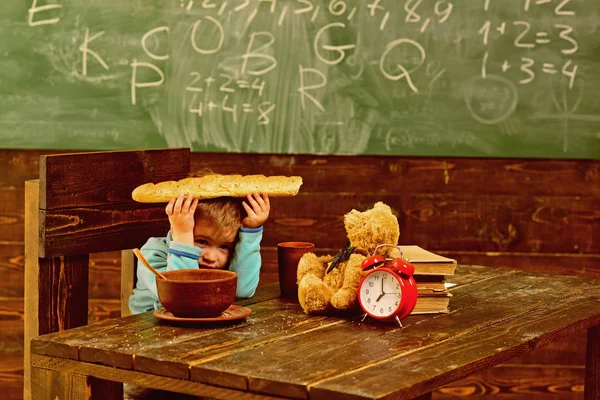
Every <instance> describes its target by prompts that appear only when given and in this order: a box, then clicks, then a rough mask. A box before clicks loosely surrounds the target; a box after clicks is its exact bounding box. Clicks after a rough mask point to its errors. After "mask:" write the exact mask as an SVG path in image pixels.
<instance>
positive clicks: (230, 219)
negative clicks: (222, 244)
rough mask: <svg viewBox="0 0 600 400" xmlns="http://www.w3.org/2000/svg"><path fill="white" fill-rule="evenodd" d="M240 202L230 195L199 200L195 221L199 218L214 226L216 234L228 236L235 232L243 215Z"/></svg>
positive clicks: (240, 223)
mask: <svg viewBox="0 0 600 400" xmlns="http://www.w3.org/2000/svg"><path fill="white" fill-rule="evenodd" d="M243 212H244V211H243V209H242V202H241V200H240V199H235V198H232V197H220V198H217V199H209V200H201V201H199V202H198V207H197V208H196V213H195V215H194V217H195V219H196V221H197V220H198V219H201V220H203V221H206V222H208V223H210V224H211V225H212V226H214V227H215V229H216V231H217V234H219V235H222V236H230V235H232V234H236V235H237V232H238V230H239V229H240V227H241V225H242V219H243V217H244V213H243Z"/></svg>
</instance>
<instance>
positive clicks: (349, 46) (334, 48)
mask: <svg viewBox="0 0 600 400" xmlns="http://www.w3.org/2000/svg"><path fill="white" fill-rule="evenodd" d="M332 26H339V27H340V28H345V27H346V25H344V24H342V23H341V22H334V23H332V24H329V25H325V26H324V27H322V28H321V29H319V31H318V32H317V34H316V35H315V40H314V42H313V48H314V49H315V54H316V55H317V58H318V59H319V60H321V61H323V62H324V63H325V64H329V65H335V64H339V63H340V62H341V61H342V60H343V59H344V57H345V56H346V53H345V52H344V50H346V49H353V48H355V47H356V45H355V44H347V45H344V46H332V45H330V44H324V45H323V48H324V49H325V50H332V51H337V52H338V53H339V54H340V56H339V57H338V58H336V59H335V60H333V61H329V60H327V59H326V58H325V57H323V56H322V55H321V54H319V46H318V43H319V38H320V37H321V35H322V34H323V32H325V31H326V30H327V29H329V28H331V27H332Z"/></svg>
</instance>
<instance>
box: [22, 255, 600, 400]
mask: <svg viewBox="0 0 600 400" xmlns="http://www.w3.org/2000/svg"><path fill="white" fill-rule="evenodd" d="M448 280H449V281H451V282H453V283H457V286H456V287H454V288H453V289H452V290H451V291H452V293H453V295H454V297H453V298H452V300H451V302H450V313H449V314H437V315H418V316H410V317H408V318H407V319H405V321H404V326H405V327H404V328H403V329H400V328H399V327H398V326H397V325H395V324H382V323H376V322H375V321H373V320H370V319H368V320H365V321H364V322H361V321H360V316H359V317H346V318H339V317H328V316H314V315H306V314H304V313H303V312H302V310H301V308H300V306H299V305H298V304H297V303H294V302H290V301H285V300H282V299H280V298H279V297H277V296H278V295H279V290H278V287H277V285H276V284H274V285H270V286H269V287H268V288H266V289H265V290H261V289H260V288H259V291H258V292H257V295H256V296H255V298H254V299H250V300H245V303H244V304H245V305H247V306H249V307H250V308H251V309H252V310H253V314H252V315H251V316H250V317H248V319H247V320H246V321H245V322H242V323H239V324H235V325H228V326H220V327H214V328H213V327H205V328H198V327H191V326H174V325H169V324H166V323H164V322H162V321H159V320H157V319H156V318H154V317H153V316H152V314H151V313H146V314H140V315H137V316H131V317H127V318H121V319H116V320H108V321H102V322H100V323H97V324H93V325H90V326H88V327H82V328H76V329H72V330H69V331H66V332H59V333H55V334H51V335H45V336H42V337H40V338H38V339H35V340H34V341H33V342H32V351H33V352H34V353H38V354H46V355H55V356H58V357H64V358H71V359H73V360H80V361H88V362H92V363H97V364H100V365H105V366H109V367H117V368H121V369H128V370H134V371H136V372H138V373H147V374H153V375H154V376H157V377H165V378H166V377H172V378H178V379H180V380H192V381H195V382H199V383H204V384H209V385H218V386H221V387H225V388H229V389H231V390H250V391H252V392H255V393H260V394H265V395H273V396H283V397H295V398H307V397H308V394H309V391H310V395H311V398H312V397H313V396H315V395H319V396H321V395H322V396H323V398H324V397H325V396H331V393H333V392H338V391H339V392H340V393H343V394H344V396H349V398H355V397H357V396H358V397H359V398H360V397H361V396H367V397H368V396H371V395H372V396H375V397H373V398H379V397H386V396H388V395H391V393H394V390H404V389H403V387H404V386H403V382H404V381H402V382H398V379H393V380H391V381H390V382H389V383H388V386H386V385H385V384H381V386H377V385H375V386H374V389H373V392H368V394H367V395H365V393H367V391H368V387H366V386H365V387H363V386H361V385H360V384H359V383H356V382H354V379H362V378H363V374H364V378H365V379H375V378H374V376H375V375H377V374H378V373H380V372H381V370H380V369H379V366H381V365H385V366H386V368H396V369H397V370H398V371H397V375H392V376H403V377H404V375H406V373H405V372H403V373H402V374H400V372H399V371H400V370H401V369H403V368H404V369H405V370H410V373H411V374H413V375H410V376H411V377H412V378H410V379H413V378H414V379H415V381H414V382H417V383H415V384H414V385H413V389H411V390H412V392H410V393H411V395H412V394H414V393H417V392H419V393H423V392H424V391H426V388H428V387H430V386H431V388H433V386H435V385H434V384H435V383H436V382H437V381H435V379H438V378H439V379H446V375H447V376H448V377H454V375H453V374H463V373H466V372H465V371H471V370H472V369H474V368H475V369H477V368H481V367H483V366H487V365H488V364H486V363H493V362H499V361H498V360H500V359H501V357H504V355H506V356H507V357H508V356H512V355H511V354H513V353H519V352H524V351H527V350H529V349H530V348H531V343H530V342H529V341H531V340H532V339H531V338H534V339H535V338H538V339H539V338H541V339H540V340H541V341H540V342H535V343H536V345H541V344H543V343H545V341H546V340H550V339H555V338H558V337H562V336H564V335H566V334H568V333H570V332H573V331H575V330H577V329H584V325H585V324H588V325H589V324H591V323H593V322H594V321H595V319H594V318H596V317H593V318H592V316H594V315H596V314H598V315H600V309H598V308H600V302H597V301H596V302H597V303H598V305H597V306H596V303H594V301H595V300H594V299H595V298H596V292H594V290H596V289H597V287H598V286H600V283H599V282H598V281H592V280H586V279H582V278H578V277H556V276H550V275H532V274H528V273H525V272H520V271H515V270H508V269H492V268H485V267H477V266H459V268H458V269H457V274H456V275H455V276H452V277H450V279H448ZM575 298H577V299H578V300H579V301H581V302H582V303H584V301H589V302H590V306H589V307H587V310H586V312H589V313H590V314H589V315H587V314H585V315H583V314H577V313H574V312H573V310H574V306H573V307H572V305H571V303H570V302H569V301H571V300H569V299H575ZM509 300H510V301H509ZM585 304H587V303H585ZM594 306H596V308H595V307H594ZM552 307H554V308H552ZM563 309H564V310H565V311H564V312H566V313H569V315H568V318H571V319H572V321H575V322H573V323H571V324H569V323H567V322H564V323H563V322H562V321H561V320H559V321H554V320H553V323H554V324H555V325H552V324H550V323H549V322H547V321H546V314H544V312H546V313H547V314H548V315H552V313H553V312H554V313H555V314H556V313H560V312H561V310H563ZM539 310H544V311H543V312H541V311H539ZM539 313H541V314H540V315H539V318H538V316H537V315H538V314H539ZM594 313H595V314H594ZM524 316H527V318H534V320H535V321H537V320H538V319H539V321H540V325H539V326H540V330H539V331H538V332H537V333H536V335H537V336H535V335H534V336H531V337H530V338H529V339H528V340H529V341H525V344H523V343H524V342H522V341H519V340H521V339H520V338H521V336H518V335H517V336H518V337H517V338H516V339H514V340H516V341H514V340H513V339H511V338H509V337H506V335H507V331H506V329H505V327H504V325H510V326H513V327H514V328H513V329H519V327H520V318H525V317H524ZM536 318H538V319H536ZM568 318H567V319H564V321H567V320H568ZM578 321H579V322H578ZM582 324H583V325H582ZM498 329H499V331H498V332H497V337H496V336H493V335H494V332H496V330H498ZM523 329H525V328H523ZM486 332H490V334H491V335H492V337H491V339H492V340H490V343H489V344H490V346H491V344H492V343H495V342H494V340H496V341H500V340H503V339H504V340H506V342H505V343H506V344H505V346H506V347H502V348H501V349H502V350H499V351H498V352H496V350H495V349H496V348H495V347H493V348H487V347H481V348H482V349H484V350H485V352H484V353H481V354H480V353H478V351H479V350H478V349H479V348H477V347H474V348H473V349H474V350H473V351H472V352H471V354H466V355H464V357H466V358H465V359H464V360H462V361H461V362H460V363H458V364H457V363H455V362H454V360H453V361H452V365H446V364H444V363H443V362H442V363H441V365H442V367H439V366H436V365H437V364H436V363H439V359H436V355H438V354H439V353H440V351H442V350H444V349H445V347H444V346H454V343H457V344H456V346H458V347H460V346H463V347H464V346H466V344H465V343H467V342H464V339H463V338H471V340H472V341H473V340H474V341H475V343H478V344H480V345H481V346H483V345H487V344H488V342H487V341H486V340H485V338H482V337H481V335H485V334H486ZM503 332H504V333H503ZM509 333H510V332H509ZM529 334H530V335H531V334H532V333H531V332H529ZM503 335H504V336H503ZM509 339H510V340H509ZM463 342H464V343H463ZM495 345H496V346H497V345H498V343H495ZM440 346H441V347H440ZM523 346H524V347H523ZM440 349H442V350H440ZM496 353H500V354H504V355H500V356H499V355H496V357H497V358H490V357H493V356H494V355H495V354H496ZM461 354H462V353H461ZM485 357H488V358H487V359H486V360H485V362H483V363H482V362H481V361H480V359H482V358H485ZM405 359H406V360H409V359H415V360H416V359H422V360H425V361H427V362H430V363H433V364H427V365H425V366H424V367H423V368H419V369H416V370H413V369H414V368H413V366H412V364H411V365H408V364H403V360H405ZM425 361H422V362H425ZM388 364H389V365H388ZM397 364H398V365H400V366H401V367H397ZM439 368H442V370H440V371H441V372H440V373H439V375H440V376H439V377H436V375H435V374H432V371H433V372H435V371H438V369H439ZM443 368H448V370H444V369H443ZM453 370H456V372H454V373H453V372H452V371H453ZM448 371H450V372H448ZM419 373H420V374H421V375H419ZM371 375H373V376H371ZM357 376H358V377H359V378H356V377H357ZM428 376H429V378H427V377H428ZM403 379H404V378H403ZM448 379H449V378H448ZM407 380H408V379H407ZM411 382H412V381H411ZM419 382H420V383H419ZM345 385H347V386H348V389H347V390H343V387H345ZM427 385H430V386H427ZM432 385H433V386H432ZM369 387H370V386H369ZM428 390H431V389H428ZM413 392H414V393H413ZM419 393H417V394H419ZM378 396H379V397H378Z"/></svg>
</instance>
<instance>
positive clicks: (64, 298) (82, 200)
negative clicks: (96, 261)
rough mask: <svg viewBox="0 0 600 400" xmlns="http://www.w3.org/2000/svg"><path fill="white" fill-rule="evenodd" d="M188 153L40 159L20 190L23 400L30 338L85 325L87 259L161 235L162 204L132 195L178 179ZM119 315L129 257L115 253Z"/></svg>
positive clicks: (128, 281) (128, 282)
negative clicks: (22, 220)
mask: <svg viewBox="0 0 600 400" xmlns="http://www.w3.org/2000/svg"><path fill="white" fill-rule="evenodd" d="M189 171H190V150H189V149H156V150H140V151H105V152H90V153H67V154H55V155H46V156H41V157H40V178H39V180H34V181H27V182H26V183H25V349H24V350H25V397H26V398H27V396H28V393H27V388H28V384H29V382H30V372H29V357H30V352H29V342H30V340H31V339H32V338H34V337H36V336H39V335H42V334H46V333H51V332H56V331H59V330H65V329H70V328H74V327H77V326H81V325H86V324H87V316H88V264H89V254H90V253H97V252H104V251H113V250H127V249H132V248H134V247H140V246H142V245H143V244H144V243H145V241H146V240H147V239H148V238H149V237H151V236H162V235H164V234H165V232H166V231H167V229H168V226H169V224H168V220H167V218H166V215H165V212H164V204H140V203H136V202H134V201H133V200H132V199H131V192H132V190H133V189H134V188H135V187H136V186H138V185H141V184H143V183H146V182H159V181H165V180H178V179H181V178H184V177H186V176H187V175H188V174H189ZM122 260H123V265H122V270H121V279H122V282H121V287H122V293H121V300H122V305H121V309H122V313H123V314H125V315H126V314H129V310H128V307H127V302H126V301H123V300H124V297H128V296H129V293H130V292H131V289H132V286H133V279H134V272H133V268H132V267H133V264H134V262H133V254H132V252H130V251H124V252H123V253H122Z"/></svg>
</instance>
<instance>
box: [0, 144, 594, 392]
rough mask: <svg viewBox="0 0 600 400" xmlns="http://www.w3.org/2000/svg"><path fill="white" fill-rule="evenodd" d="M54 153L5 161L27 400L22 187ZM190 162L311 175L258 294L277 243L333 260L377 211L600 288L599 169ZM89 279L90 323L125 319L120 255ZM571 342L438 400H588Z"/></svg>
mask: <svg viewBox="0 0 600 400" xmlns="http://www.w3.org/2000/svg"><path fill="white" fill-rule="evenodd" d="M50 153H57V151H53V152H45V151H44V152H42V151H36V150H26V151H24V150H0V276H2V278H3V279H2V282H0V332H2V334H1V339H0V360H2V362H0V386H2V388H3V389H5V392H6V393H3V398H8V399H20V398H22V373H23V365H22V352H23V339H22V338H23V298H22V296H23V276H24V274H23V252H24V246H23V235H24V227H23V210H24V207H23V198H24V181H25V180H29V179H36V178H38V171H39V164H38V160H39V156H40V155H41V154H50ZM191 162H192V171H194V170H200V169H203V168H211V169H212V170H214V171H215V172H219V173H247V174H251V173H255V174H260V173H263V174H266V175H301V176H303V178H304V184H303V186H302V188H301V191H300V194H299V195H298V196H296V197H293V198H276V199H273V200H272V204H273V207H272V213H271V218H270V219H269V220H268V222H267V225H266V226H265V233H264V241H263V246H262V249H261V254H262V257H263V268H262V271H261V284H266V283H272V282H277V279H278V278H277V261H276V244H277V243H278V242H279V241H284V240H309V241H313V242H315V243H316V244H317V246H318V247H317V252H318V253H320V254H325V253H335V252H336V251H337V250H338V249H339V247H341V246H342V245H343V244H344V243H345V237H344V235H345V233H344V228H343V214H344V213H345V212H347V211H349V210H350V209H352V208H357V209H365V208H367V207H369V206H370V205H372V204H373V202H375V201H377V200H382V201H384V202H386V203H388V204H389V205H390V206H391V207H392V208H393V209H394V210H395V211H396V213H397V215H398V217H399V221H400V226H401V231H402V233H401V237H400V242H401V243H418V244H421V245H423V246H424V247H427V248H430V249H432V250H435V251H438V252H439V253H441V254H444V255H447V256H450V257H454V258H456V259H458V260H459V261H460V262H461V263H464V264H483V265H489V266H496V267H508V268H521V269H526V270H530V271H536V272H542V273H544V272H545V273H550V274H555V275H568V274H575V275H582V276H589V277H594V278H600V242H599V241H598V240H597V238H598V237H600V215H599V214H598V211H597V210H598V209H600V207H599V205H600V161H598V160H510V159H472V158H464V159H463V158H461V159H454V158H443V159H442V158H431V157H422V158H419V157H410V158H398V157H343V156H342V157H326V156H304V155H303V156H283V155H256V154H252V155H248V154H192V155H191ZM89 277H90V285H89V292H88V295H89V298H90V307H89V311H88V320H89V321H97V320H102V319H106V318H112V317H116V316H118V315H119V313H120V304H119V294H120V291H119V277H120V252H117V251H113V252H104V253H97V254H93V255H92V256H91V257H90V270H89ZM557 279H560V278H557ZM568 339H569V340H565V341H561V342H558V343H553V344H551V345H550V346H548V347H547V348H544V349H541V350H538V351H536V352H534V353H531V354H530V355H527V356H524V357H521V358H519V359H516V360H511V362H510V364H505V365H503V366H501V367H496V368H493V369H490V370H488V371H486V372H484V373H482V374H478V375H476V376H472V377H469V378H468V379H465V380H463V381H460V382H457V383H456V384H455V385H452V386H449V387H446V388H444V389H442V390H441V391H438V392H436V393H435V394H434V396H433V398H434V399H450V398H456V397H460V396H462V397H465V398H469V397H472V396H474V395H476V394H479V395H480V397H478V398H482V399H487V398H489V399H494V398H506V399H521V398H523V397H524V396H527V398H532V399H536V398H539V399H556V400H558V399H579V398H581V397H582V390H583V380H584V378H583V376H584V375H583V363H584V362H585V354H584V352H583V349H584V345H585V340H586V338H585V335H583V334H582V335H577V336H574V337H569V338H568ZM524 393H527V394H524ZM4 394H6V396H4Z"/></svg>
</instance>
